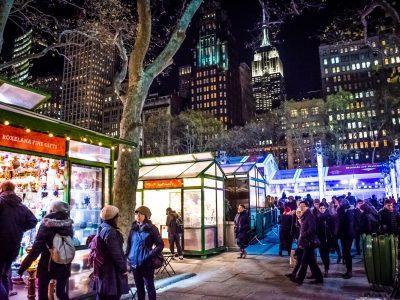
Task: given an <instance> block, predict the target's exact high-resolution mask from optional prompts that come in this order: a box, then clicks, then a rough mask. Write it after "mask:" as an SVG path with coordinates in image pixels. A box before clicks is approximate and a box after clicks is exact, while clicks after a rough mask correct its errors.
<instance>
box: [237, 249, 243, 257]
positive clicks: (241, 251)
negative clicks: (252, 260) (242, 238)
mask: <svg viewBox="0 0 400 300" xmlns="http://www.w3.org/2000/svg"><path fill="white" fill-rule="evenodd" d="M242 257H243V250H242V249H240V255H239V256H238V257H237V258H242Z"/></svg>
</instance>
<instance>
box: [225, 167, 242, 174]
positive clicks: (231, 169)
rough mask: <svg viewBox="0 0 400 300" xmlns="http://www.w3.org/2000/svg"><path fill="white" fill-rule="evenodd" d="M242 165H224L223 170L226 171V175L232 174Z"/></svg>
mask: <svg viewBox="0 0 400 300" xmlns="http://www.w3.org/2000/svg"><path fill="white" fill-rule="evenodd" d="M239 167H240V165H222V166H221V168H222V171H224V173H225V175H232V174H234V173H235V172H236V170H237V169H238V168H239Z"/></svg>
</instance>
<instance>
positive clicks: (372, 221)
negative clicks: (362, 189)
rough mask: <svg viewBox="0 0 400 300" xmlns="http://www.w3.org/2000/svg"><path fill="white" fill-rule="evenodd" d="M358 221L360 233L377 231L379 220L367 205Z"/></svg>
mask: <svg viewBox="0 0 400 300" xmlns="http://www.w3.org/2000/svg"><path fill="white" fill-rule="evenodd" d="M360 223H361V233H365V234H373V233H377V232H378V231H379V220H378V218H376V217H375V216H374V215H373V214H372V213H371V211H370V209H369V207H365V210H364V212H363V213H362V215H361V222H360Z"/></svg>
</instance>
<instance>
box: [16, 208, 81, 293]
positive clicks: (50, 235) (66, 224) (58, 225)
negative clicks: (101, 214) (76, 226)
mask: <svg viewBox="0 0 400 300" xmlns="http://www.w3.org/2000/svg"><path fill="white" fill-rule="evenodd" d="M49 207H50V208H49V211H48V213H47V215H46V216H45V217H44V219H43V221H42V224H40V227H39V230H38V232H37V235H36V239H35V242H34V243H33V246H32V249H31V251H30V252H29V254H28V255H27V256H26V257H25V259H24V261H23V262H22V264H21V266H20V268H19V270H18V274H19V275H22V274H23V273H24V272H25V270H26V269H28V268H29V266H30V265H31V264H32V262H33V261H34V260H36V258H37V257H38V256H39V255H41V257H40V260H39V264H38V267H37V271H36V277H37V278H38V280H39V300H47V299H48V287H49V283H50V280H51V279H55V280H56V281H57V284H56V295H57V297H58V299H60V300H68V299H69V297H68V293H67V284H68V278H69V277H70V276H71V262H69V263H65V264H61V263H56V262H55V261H54V260H53V258H52V255H51V253H50V252H51V251H54V248H53V246H54V247H55V245H53V244H54V241H56V239H57V238H56V237H55V236H56V235H57V234H58V235H59V236H61V237H62V238H64V237H69V238H70V239H66V240H70V241H71V242H72V236H73V230H72V223H73V221H72V220H71V219H69V218H68V211H69V207H68V204H67V203H65V202H63V201H53V202H52V203H51V204H50V206H49ZM70 246H71V245H70ZM72 247H73V244H72ZM67 249H70V251H71V252H72V249H73V248H67ZM74 254H75V252H74V253H70V257H71V256H72V258H73V255H74ZM69 260H71V261H72V259H69Z"/></svg>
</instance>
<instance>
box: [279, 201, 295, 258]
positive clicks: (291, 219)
mask: <svg viewBox="0 0 400 300" xmlns="http://www.w3.org/2000/svg"><path fill="white" fill-rule="evenodd" d="M295 222H296V216H295V215H294V214H293V212H292V210H291V209H290V207H289V206H288V205H286V207H285V210H284V212H283V215H280V216H279V224H280V226H279V255H280V256H282V251H287V252H288V255H290V252H291V251H292V244H293V231H294V226H295Z"/></svg>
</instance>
